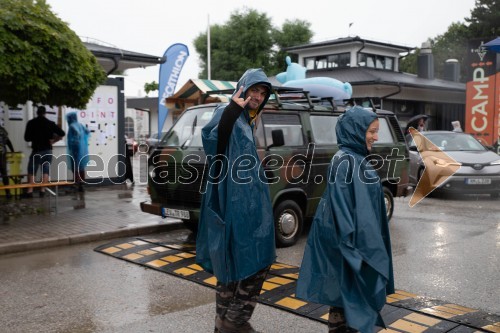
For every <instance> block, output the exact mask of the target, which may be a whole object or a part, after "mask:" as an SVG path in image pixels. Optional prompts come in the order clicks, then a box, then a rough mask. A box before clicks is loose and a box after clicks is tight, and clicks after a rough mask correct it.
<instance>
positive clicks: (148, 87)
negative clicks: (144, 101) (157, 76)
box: [144, 81, 159, 96]
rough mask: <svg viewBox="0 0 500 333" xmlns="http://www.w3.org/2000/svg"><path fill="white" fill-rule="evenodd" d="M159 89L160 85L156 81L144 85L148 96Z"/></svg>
mask: <svg viewBox="0 0 500 333" xmlns="http://www.w3.org/2000/svg"><path fill="white" fill-rule="evenodd" d="M158 87H159V85H158V83H157V82H156V81H153V82H146V83H144V91H145V92H146V96H147V95H148V94H149V93H150V92H152V91H155V90H158Z"/></svg>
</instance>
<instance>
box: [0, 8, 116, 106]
mask: <svg viewBox="0 0 500 333" xmlns="http://www.w3.org/2000/svg"><path fill="white" fill-rule="evenodd" d="M0 59H1V60H0V100H1V101H4V102H5V103H7V104H9V105H17V104H24V103H26V102H27V101H33V102H34V103H41V104H46V105H54V106H55V105H57V106H61V105H66V106H70V107H76V108H84V107H85V106H86V104H87V102H88V101H89V100H90V98H91V97H92V95H93V93H94V91H95V89H96V88H97V86H98V85H99V84H101V83H103V82H104V81H105V80H106V73H105V72H104V70H103V69H102V67H101V66H100V65H99V63H98V62H97V59H96V58H95V57H94V55H92V53H91V52H90V51H88V50H87V48H86V47H85V46H84V44H83V43H82V41H81V40H80V39H79V38H78V36H77V35H76V34H75V33H74V32H73V31H72V30H71V29H70V28H69V27H68V25H67V24H66V23H64V22H63V21H61V20H60V19H59V18H58V17H57V16H56V15H55V14H54V13H52V11H51V8H50V6H49V5H48V4H47V3H46V2H45V0H37V1H36V0H0Z"/></svg>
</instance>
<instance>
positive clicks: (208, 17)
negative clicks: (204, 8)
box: [207, 14, 212, 80]
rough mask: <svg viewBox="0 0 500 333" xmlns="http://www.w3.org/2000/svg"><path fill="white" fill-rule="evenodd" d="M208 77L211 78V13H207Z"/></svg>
mask: <svg viewBox="0 0 500 333" xmlns="http://www.w3.org/2000/svg"><path fill="white" fill-rule="evenodd" d="M207 74H208V75H207V78H208V79H209V80H211V76H212V75H211V68H210V14H208V15H207Z"/></svg>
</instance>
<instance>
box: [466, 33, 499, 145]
mask: <svg viewBox="0 0 500 333" xmlns="http://www.w3.org/2000/svg"><path fill="white" fill-rule="evenodd" d="M482 45H483V41H477V40H476V41H470V42H469V46H470V47H469V50H470V53H469V56H468V64H469V67H468V75H467V86H466V87H467V88H466V89H467V90H466V102H465V110H466V111H465V132H467V133H470V134H472V135H474V136H475V137H476V138H477V139H478V140H479V141H481V142H482V143H483V144H485V145H495V146H496V145H497V142H498V140H499V121H500V119H499V103H500V102H499V100H498V99H499V97H498V94H499V93H500V91H499V89H498V87H499V86H500V82H498V77H499V75H498V74H497V73H496V53H494V52H491V51H486V49H485V48H483V47H482Z"/></svg>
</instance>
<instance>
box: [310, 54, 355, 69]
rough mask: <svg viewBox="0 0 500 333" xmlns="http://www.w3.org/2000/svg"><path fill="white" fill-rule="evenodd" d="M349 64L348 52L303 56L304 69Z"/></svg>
mask: <svg viewBox="0 0 500 333" xmlns="http://www.w3.org/2000/svg"><path fill="white" fill-rule="evenodd" d="M350 66H351V54H350V53H338V54H329V55H323V56H317V57H307V58H304V67H305V68H306V69H311V70H314V69H330V68H346V67H350Z"/></svg>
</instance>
